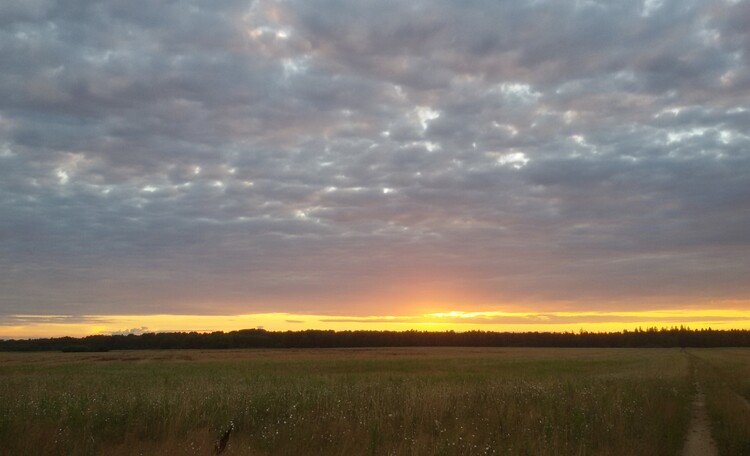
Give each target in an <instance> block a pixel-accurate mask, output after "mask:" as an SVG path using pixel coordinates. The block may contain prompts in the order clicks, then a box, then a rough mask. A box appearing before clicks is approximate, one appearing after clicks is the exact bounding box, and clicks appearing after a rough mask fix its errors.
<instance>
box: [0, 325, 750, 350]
mask: <svg viewBox="0 0 750 456" xmlns="http://www.w3.org/2000/svg"><path fill="white" fill-rule="evenodd" d="M748 346H750V330H723V331H720V330H713V329H700V330H691V329H688V328H684V327H681V328H662V329H657V328H649V329H645V330H643V329H637V330H635V331H622V332H610V333H594V332H586V331H581V332H577V333H574V332H563V333H554V332H524V333H511V332H487V331H467V332H454V331H444V332H434V331H322V330H306V331H266V330H263V329H243V330H240V331H231V332H223V331H217V332H211V333H198V332H174V333H147V334H140V335H134V334H129V335H111V336H109V335H95V336H87V337H82V338H74V337H59V338H48V339H24V340H1V341H0V351H64V352H93V351H109V350H152V349H178V348H200V349H223V348H344V347H748Z"/></svg>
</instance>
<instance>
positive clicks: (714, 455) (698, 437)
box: [682, 368, 719, 456]
mask: <svg viewBox="0 0 750 456" xmlns="http://www.w3.org/2000/svg"><path fill="white" fill-rule="evenodd" d="M693 369H694V370H693V378H694V379H695V397H694V398H693V405H692V408H691V411H690V426H689V427H688V432H687V436H686V438H685V446H684V447H683V449H682V456H718V455H719V448H718V447H717V446H716V441H714V439H713V437H711V420H710V419H709V418H708V411H707V410H706V396H705V394H703V389H702V388H701V385H700V383H699V382H698V376H697V372H696V371H695V369H696V368H693Z"/></svg>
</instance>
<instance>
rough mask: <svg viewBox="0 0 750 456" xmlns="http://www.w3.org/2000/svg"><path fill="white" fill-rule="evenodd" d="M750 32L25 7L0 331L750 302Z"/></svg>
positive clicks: (487, 4) (713, 18) (7, 107)
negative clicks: (5, 323)
mask: <svg viewBox="0 0 750 456" xmlns="http://www.w3.org/2000/svg"><path fill="white" fill-rule="evenodd" d="M748 23H750V2H748V1H723V0H715V1H714V0H709V1H697V0H662V1H658V0H647V1H645V2H643V3H639V2H635V1H633V2H614V3H612V2H600V1H595V0H588V1H586V0H577V1H565V2H561V1H552V0H550V1H533V2H510V1H508V2H505V1H503V2H498V1H478V0H477V1H461V2H459V1H412V2H400V1H385V2H383V1H380V2H365V1H341V0H320V1H315V2H311V1H302V0H289V1H286V0H283V1H266V0H259V1H255V2H248V1H242V2H231V1H230V2H222V4H221V5H217V4H216V3H215V2H208V1H197V0H193V1H190V0H189V1H184V2H179V3H178V2H150V1H127V2H125V1H116V0H111V1H105V2H87V1H66V2H52V1H45V0H34V1H28V0H27V1H5V2H3V4H2V5H1V6H0V61H2V62H3V65H2V69H1V70H0V270H2V271H3V272H2V273H1V274H0V313H2V314H4V315H13V314H43V315H48V314H65V315H84V314H85V315H105V314H113V313H116V314H123V313H136V314H148V313H162V314H163V313H186V314H200V313H213V314H227V313H251V312H275V311H279V312H290V313H295V312H307V313H317V314H321V313H328V314H341V315H384V314H399V313H404V314H411V313H413V312H412V311H411V310H407V309H404V306H406V305H411V304H410V303H412V304H413V305H421V306H430V305H434V306H436V307H441V306H442V307H451V308H461V307H464V308H475V307H477V306H481V307H483V308H506V307H512V308H523V307H524V306H526V307H529V306H534V308H535V309H537V310H539V311H544V310H545V309H546V310H554V309H562V308H569V309H579V310H585V309H609V310H617V309H637V308H648V307H653V306H661V307H674V306H679V305H685V304H686V303H687V304H689V305H700V304H701V303H703V304H705V305H713V304H716V303H721V302H725V301H729V300H732V301H735V302H737V300H742V299H747V297H748V296H749V292H750V285H748V282H747V277H749V276H750V261H748V258H750V255H749V254H750V230H749V229H748V227H750V133H748V128H747V126H748V125H750V67H749V66H748V64H749V63H750V28H748V27H747V24H748ZM431 303H433V304H431ZM434 310H439V309H434Z"/></svg>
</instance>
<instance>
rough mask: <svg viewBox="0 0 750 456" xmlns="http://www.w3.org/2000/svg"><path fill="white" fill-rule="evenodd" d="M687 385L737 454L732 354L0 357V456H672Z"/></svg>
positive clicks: (745, 433)
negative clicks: (217, 448) (223, 440)
mask: <svg viewBox="0 0 750 456" xmlns="http://www.w3.org/2000/svg"><path fill="white" fill-rule="evenodd" d="M696 385H698V387H699V388H700V389H701V390H702V391H703V393H705V397H706V408H707V411H708V415H709V417H710V422H711V432H712V434H713V437H714V439H715V440H716V444H717V446H718V448H719V450H720V451H721V453H722V454H730V455H734V454H737V455H739V454H750V437H749V436H750V406H749V405H748V402H747V398H748V397H750V350H748V349H704V350H698V349H688V350H680V349H533V348H512V349H500V348H491V349H487V348H433V349H430V348H405V349H403V348H402V349H348V350H343V349H342V350H337V349H327V350H312V349H308V350H216V351H200V350H195V351H191V350H175V351H138V352H136V351H123V352H107V353H33V354H20V353H0V454H2V455H19V454H55V455H57V454H66V455H67V454H75V455H79V454H80V455H86V454H91V455H94V454H114V455H118V454H122V455H126V454H202V455H210V454H213V452H214V445H215V442H216V441H217V438H218V437H219V436H220V435H221V434H222V433H223V432H224V431H225V430H227V429H228V428H229V426H230V425H233V426H234V431H233V432H232V433H231V434H230V436H229V440H228V445H227V447H226V451H224V453H222V454H277V455H289V454H326V455H328V454H333V455H336V454H339V455H359V454H361V455H380V454H383V455H385V454H397V455H433V454H444V455H452V454H466V455H481V454H511V455H566V454H567V455H589V454H592V455H595V454H607V455H649V454H653V455H669V454H674V455H678V454H681V453H682V450H683V447H684V445H685V438H686V435H687V433H688V430H689V427H690V426H691V424H690V421H691V404H692V403H693V399H694V397H695V392H696ZM230 423H231V424H230Z"/></svg>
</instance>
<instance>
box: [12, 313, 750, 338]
mask: <svg viewBox="0 0 750 456" xmlns="http://www.w3.org/2000/svg"><path fill="white" fill-rule="evenodd" d="M15 317H17V320H18V322H14V323H13V324H5V325H4V324H2V322H0V337H3V338H30V337H60V336H75V337H82V336H87V335H92V334H113V333H115V334H116V333H127V332H128V331H130V329H131V328H139V330H137V331H136V332H185V331H197V332H211V331H233V330H239V329H246V328H264V329H267V330H271V331H287V330H304V329H325V330H328V329H332V330H337V331H343V330H393V331H404V330H410V329H414V330H429V331H446V330H455V331H470V330H485V331H510V332H528V331H539V332H563V331H565V332H577V331H579V330H585V331H589V332H617V331H622V330H635V329H637V328H650V327H657V328H662V327H667V328H671V327H675V326H687V327H690V328H691V329H704V328H709V327H711V328H714V329H750V310H738V309H657V310H650V311H611V312H593V311H583V312H573V311H563V312H528V311H524V312H506V311H460V310H448V311H444V312H431V313H423V314H406V315H365V316H347V315H316V314H293V313H284V312H277V313H257V314H244V315H168V314H162V315H85V316H81V317H79V318H72V317H70V316H54V315H46V316H33V315H18V316H15ZM11 321H12V320H11ZM144 328H145V329H144Z"/></svg>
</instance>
